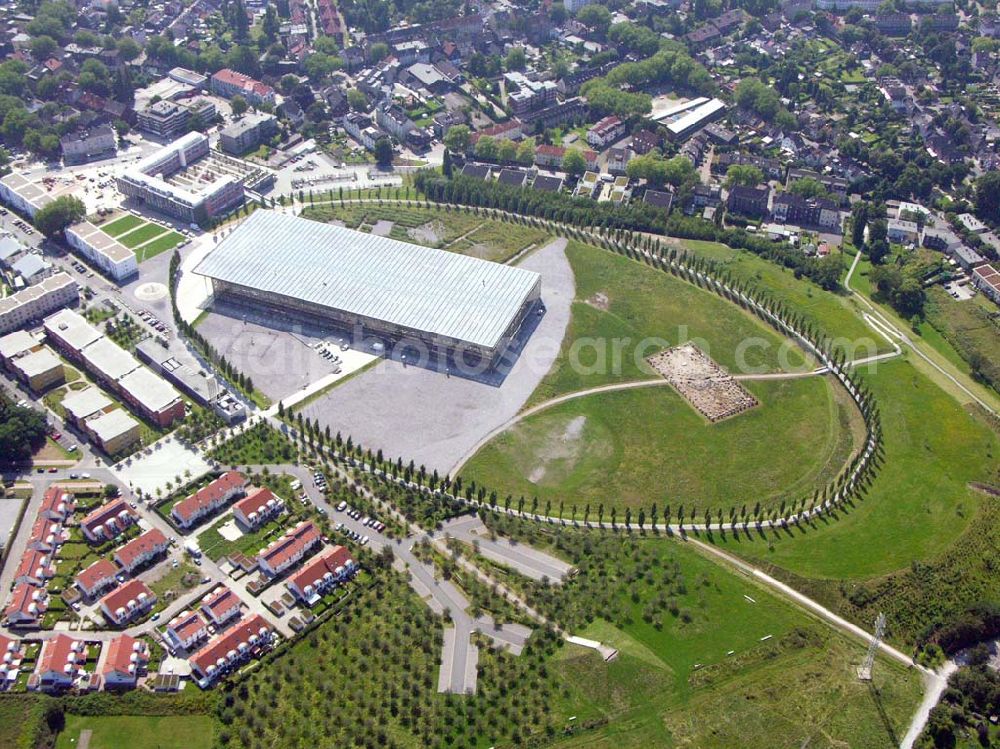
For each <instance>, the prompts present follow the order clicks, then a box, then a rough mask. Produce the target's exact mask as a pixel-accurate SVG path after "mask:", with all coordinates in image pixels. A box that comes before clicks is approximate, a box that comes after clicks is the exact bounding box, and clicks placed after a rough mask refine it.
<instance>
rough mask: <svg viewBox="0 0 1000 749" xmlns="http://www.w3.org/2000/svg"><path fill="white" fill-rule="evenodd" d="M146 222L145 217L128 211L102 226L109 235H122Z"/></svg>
mask: <svg viewBox="0 0 1000 749" xmlns="http://www.w3.org/2000/svg"><path fill="white" fill-rule="evenodd" d="M145 222H146V220H145V219H142V218H139V217H138V216H134V215H132V214H131V213H128V214H126V215H124V216H121V217H120V218H116V219H115V220H114V221H111V222H109V223H107V224H105V225H104V226H102V227H101V230H102V231H103V232H104V233H105V234H107V235H109V236H112V237H120V236H121V235H122V234H125V233H126V232H130V231H132V230H133V229H135V228H136V227H139V226H142V225H143V224H144V223H145Z"/></svg>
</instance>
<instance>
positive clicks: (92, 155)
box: [59, 125, 118, 165]
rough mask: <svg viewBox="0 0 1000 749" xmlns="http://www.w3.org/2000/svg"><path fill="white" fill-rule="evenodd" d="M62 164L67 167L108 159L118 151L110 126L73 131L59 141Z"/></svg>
mask: <svg viewBox="0 0 1000 749" xmlns="http://www.w3.org/2000/svg"><path fill="white" fill-rule="evenodd" d="M59 145H60V147H61V148H62V155H63V162H64V163H65V164H67V165H71V164H85V163H87V162H88V161H97V160H98V159H108V158H111V157H112V156H114V155H115V153H116V152H117V151H118V137H117V135H116V134H115V130H114V128H113V127H111V125H98V126H96V127H91V128H85V129H83V130H75V131H73V132H71V133H67V134H66V135H64V136H63V137H62V138H60V139H59Z"/></svg>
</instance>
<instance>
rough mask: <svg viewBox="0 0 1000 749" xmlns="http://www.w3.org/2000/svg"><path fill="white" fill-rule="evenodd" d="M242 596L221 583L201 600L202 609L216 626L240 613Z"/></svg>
mask: <svg viewBox="0 0 1000 749" xmlns="http://www.w3.org/2000/svg"><path fill="white" fill-rule="evenodd" d="M240 607H241V602H240V597H239V596H238V595H236V594H235V593H233V591H231V590H230V589H229V588H227V587H226V586H225V585H220V586H218V587H217V588H215V590H213V591H212V592H211V593H209V594H208V595H207V596H205V597H204V598H203V599H202V600H201V611H202V613H203V614H204V615H205V616H206V617H207V618H208V620H209V621H210V622H212V623H213V624H214V625H215V626H216V627H222V626H224V625H225V624H226V623H227V622H229V621H231V620H233V619H235V618H236V617H238V616H239V615H240Z"/></svg>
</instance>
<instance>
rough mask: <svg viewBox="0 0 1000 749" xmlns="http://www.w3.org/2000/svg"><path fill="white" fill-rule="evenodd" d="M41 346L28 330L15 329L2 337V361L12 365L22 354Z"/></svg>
mask: <svg viewBox="0 0 1000 749" xmlns="http://www.w3.org/2000/svg"><path fill="white" fill-rule="evenodd" d="M39 346H40V344H39V342H38V340H37V339H36V338H35V337H34V336H33V335H31V333H29V332H27V331H26V330H15V331H14V332H13V333H8V334H7V335H5V336H3V337H2V338H0V361H2V362H3V363H4V366H6V367H8V368H9V367H10V365H11V363H12V362H13V361H14V359H15V358H16V357H18V356H21V354H26V353H28V352H30V351H34V350H35V349H37V348H38V347H39Z"/></svg>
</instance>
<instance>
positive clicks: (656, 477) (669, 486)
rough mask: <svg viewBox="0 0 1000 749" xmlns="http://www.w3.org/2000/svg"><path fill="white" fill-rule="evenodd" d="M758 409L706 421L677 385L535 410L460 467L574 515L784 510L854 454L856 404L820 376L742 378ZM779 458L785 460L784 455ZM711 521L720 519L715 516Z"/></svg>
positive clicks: (483, 481) (501, 489) (468, 476)
mask: <svg viewBox="0 0 1000 749" xmlns="http://www.w3.org/2000/svg"><path fill="white" fill-rule="evenodd" d="M744 385H746V387H747V389H748V390H749V391H750V392H751V393H752V394H753V395H755V396H756V397H757V399H758V401H759V402H760V405H759V406H757V407H756V408H753V409H750V410H749V411H746V412H744V413H742V414H739V415H737V416H734V417H732V418H729V419H726V420H724V421H720V422H717V423H715V424H712V423H709V422H708V421H707V420H706V419H704V418H703V417H702V416H701V415H700V414H698V413H697V412H696V411H695V410H694V409H693V408H692V407H691V406H690V405H689V404H688V402H687V401H686V400H684V399H683V398H682V397H681V396H680V395H679V394H678V393H677V392H676V391H675V390H674V389H673V388H672V387H670V386H659V387H650V388H640V389H634V390H623V391H618V392H608V393H599V394H594V395H589V396H586V397H583V398H579V399H576V400H572V401H568V402H565V403H562V404H559V405H557V406H554V407H552V408H551V409H547V410H545V411H542V412H540V413H537V414H533V415H532V416H530V417H528V418H527V419H525V420H524V421H522V422H520V423H518V424H516V425H515V426H514V427H512V428H511V430H510V431H508V432H506V433H505V434H502V435H500V436H499V437H497V438H496V439H495V440H494V441H493V442H491V443H490V444H488V445H486V446H485V447H484V448H483V449H482V450H481V451H480V452H479V453H478V454H477V455H476V456H474V457H473V458H472V460H470V461H469V462H468V463H467V464H466V465H465V467H464V468H463V469H462V475H463V477H464V479H465V480H466V481H469V480H472V479H474V480H475V481H476V483H477V484H478V485H480V486H485V487H488V488H490V489H496V490H497V491H498V493H499V494H500V496H501V497H503V496H506V495H507V494H512V495H513V496H514V497H515V498H516V497H518V496H519V495H523V496H525V497H528V498H529V499H530V498H531V497H533V496H538V497H539V499H540V501H541V503H542V506H544V505H545V503H546V502H547V501H551V502H552V507H553V509H554V510H555V509H556V508H558V506H559V504H560V503H564V505H565V510H566V511H567V514H569V512H570V511H571V506H573V505H575V506H576V507H577V515H578V516H579V517H582V514H583V512H584V506H585V505H587V504H589V505H590V506H591V514H590V518H591V519H596V512H597V507H598V504H599V503H601V504H603V505H604V507H605V509H606V513H605V519H608V518H609V517H610V512H611V508H617V509H618V511H619V514H618V519H619V520H622V519H623V518H624V516H623V515H622V514H621V512H622V510H623V509H624V508H625V507H631V508H632V510H633V516H634V513H635V511H636V510H637V509H639V508H644V509H645V510H646V511H647V513H648V511H649V509H650V506H651V505H652V504H653V503H657V504H658V505H659V506H660V507H661V508H663V507H664V506H667V505H669V506H671V507H672V508H673V509H674V511H675V517H676V511H677V508H678V506H684V507H686V508H687V512H688V517H690V516H691V512H692V510H693V509H694V506H695V505H697V508H698V511H699V513H701V514H703V513H704V511H705V509H707V508H709V507H712V508H715V510H716V511H717V510H718V509H719V508H722V509H724V510H725V511H726V512H727V513H728V510H729V508H730V507H736V508H737V509H738V508H739V507H740V506H741V505H745V506H747V507H748V508H753V507H754V505H755V503H757V502H760V503H761V505H762V506H764V507H772V506H773V507H777V506H778V505H779V503H780V502H781V501H782V500H785V501H787V502H788V503H789V504H791V503H792V502H794V501H798V500H799V499H800V498H802V497H810V496H811V495H812V492H813V490H814V488H815V487H817V486H822V485H823V484H824V483H825V482H827V481H829V480H831V479H833V478H834V477H835V476H836V474H837V472H838V471H839V470H840V468H841V467H842V466H843V465H844V463H845V462H846V461H847V460H848V459H849V457H850V454H851V452H852V450H853V447H854V444H853V442H854V440H853V437H852V432H851V425H850V423H849V422H850V419H851V417H852V414H853V409H852V408H851V407H850V406H849V405H848V404H847V403H846V398H845V399H837V398H835V396H834V386H833V385H832V384H831V383H830V382H829V381H828V380H827V379H826V378H821V377H809V378H803V379H795V380H768V381H757V382H745V383H744ZM777 456H780V457H777ZM713 515H714V513H713Z"/></svg>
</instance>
